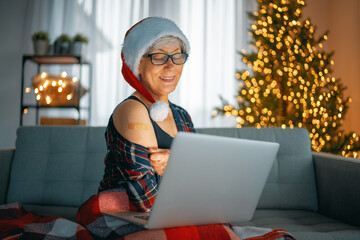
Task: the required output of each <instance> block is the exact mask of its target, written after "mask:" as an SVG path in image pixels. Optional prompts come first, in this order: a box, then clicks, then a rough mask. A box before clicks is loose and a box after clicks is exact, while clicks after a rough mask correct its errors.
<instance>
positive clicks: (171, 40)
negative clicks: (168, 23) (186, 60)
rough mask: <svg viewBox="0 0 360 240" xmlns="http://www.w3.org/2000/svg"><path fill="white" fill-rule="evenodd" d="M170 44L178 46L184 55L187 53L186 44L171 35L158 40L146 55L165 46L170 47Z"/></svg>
mask: <svg viewBox="0 0 360 240" xmlns="http://www.w3.org/2000/svg"><path fill="white" fill-rule="evenodd" d="M170 44H178V45H179V46H180V48H181V52H182V53H187V51H186V46H185V43H184V42H183V41H182V40H181V39H180V38H178V37H174V36H171V35H168V36H165V37H161V38H159V39H158V40H156V41H155V42H154V43H153V45H151V46H150V47H149V48H148V50H147V51H146V53H149V52H153V51H155V50H158V49H161V48H162V47H163V46H166V45H170Z"/></svg>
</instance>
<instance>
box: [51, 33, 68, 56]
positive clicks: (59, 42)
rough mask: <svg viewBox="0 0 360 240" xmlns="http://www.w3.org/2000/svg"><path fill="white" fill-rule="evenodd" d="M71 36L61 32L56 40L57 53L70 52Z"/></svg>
mask: <svg viewBox="0 0 360 240" xmlns="http://www.w3.org/2000/svg"><path fill="white" fill-rule="evenodd" d="M70 44H71V38H70V36H69V35H67V34H61V35H60V36H59V37H57V38H56V40H55V50H54V51H55V54H69V53H70Z"/></svg>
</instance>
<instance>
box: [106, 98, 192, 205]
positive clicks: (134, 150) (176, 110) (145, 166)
mask: <svg viewBox="0 0 360 240" xmlns="http://www.w3.org/2000/svg"><path fill="white" fill-rule="evenodd" d="M170 108H171V110H172V112H173V115H174V119H175V123H176V126H177V128H178V131H185V132H195V129H194V126H193V123H192V121H191V118H190V115H189V114H188V113H187V112H186V111H185V110H184V109H183V108H181V107H179V106H177V105H175V104H173V103H170ZM105 139H106V145H107V154H106V156H105V173H104V177H103V180H102V181H101V182H100V187H99V192H101V191H105V190H108V189H114V188H120V189H124V190H125V191H126V193H127V195H128V197H129V200H130V202H131V203H132V204H133V205H134V206H135V207H136V208H137V209H138V210H139V211H149V210H150V209H151V207H152V205H153V202H154V200H155V196H156V195H157V192H158V184H159V182H160V176H158V175H157V174H156V173H155V171H154V169H153V168H152V167H151V165H150V160H149V156H150V152H149V150H148V149H147V148H146V147H144V146H142V145H139V144H136V143H133V142H130V141H128V140H127V139H125V138H124V137H123V136H122V135H121V134H120V133H119V132H118V131H117V130H116V128H115V126H114V123H113V117H112V116H111V117H110V119H109V123H108V126H107V128H106V132H105Z"/></svg>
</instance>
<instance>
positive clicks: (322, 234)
mask: <svg viewBox="0 0 360 240" xmlns="http://www.w3.org/2000/svg"><path fill="white" fill-rule="evenodd" d="M233 224H235V225H240V226H255V227H265V228H281V229H284V230H287V231H289V232H291V233H292V234H293V235H294V236H295V238H296V240H313V239H316V240H329V239H331V240H340V239H341V240H353V239H360V229H359V228H357V227H354V226H351V225H347V224H343V223H341V222H338V221H335V220H333V219H331V218H327V217H325V216H322V215H320V214H317V213H315V212H312V211H306V210H256V211H255V214H254V216H253V219H252V220H251V221H249V222H241V223H233Z"/></svg>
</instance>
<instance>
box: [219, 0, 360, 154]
mask: <svg viewBox="0 0 360 240" xmlns="http://www.w3.org/2000/svg"><path fill="white" fill-rule="evenodd" d="M258 2H259V9H258V11H256V12H254V19H255V21H254V23H253V24H251V32H250V35H251V36H252V37H253V39H254V46H255V47H256V48H257V52H254V53H249V54H247V53H246V52H245V51H242V53H241V54H242V56H243V58H242V60H243V62H244V63H245V64H247V66H248V67H249V69H250V70H243V71H241V72H238V73H236V76H235V77H236V79H238V80H239V91H238V96H237V100H238V108H235V107H233V106H231V105H224V106H223V107H222V108H218V109H217V112H216V113H213V116H217V115H218V113H219V112H220V113H221V114H223V115H225V116H235V118H236V124H237V125H236V126H237V127H243V126H255V127H258V128H260V127H272V126H278V127H281V128H294V127H305V128H307V129H308V131H309V136H310V138H311V144H312V148H313V150H315V151H327V152H334V153H338V154H341V155H343V156H351V157H358V153H357V152H358V151H359V150H360V143H359V136H358V135H357V134H356V133H352V134H344V133H342V131H341V130H339V129H340V128H341V126H342V123H343V118H344V116H345V114H346V110H347V108H348V104H349V103H350V102H351V98H348V99H344V96H343V89H344V88H343V87H342V84H341V83H340V82H339V81H337V80H336V79H335V78H333V77H330V76H329V74H331V66H332V65H334V61H333V60H332V59H331V54H328V53H326V52H325V51H324V50H323V49H322V48H323V44H322V41H325V40H327V38H328V37H327V34H324V35H323V36H321V37H320V38H319V39H315V37H314V34H315V27H314V26H313V25H312V24H311V22H310V20H309V19H306V20H303V21H302V20H301V16H302V8H303V7H304V6H305V2H304V1H302V0H297V1H296V3H294V2H291V3H290V2H289V1H287V0H281V1H280V0H277V1H272V2H271V3H268V4H267V2H266V3H265V1H264V2H263V1H260V0H258Z"/></svg>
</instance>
